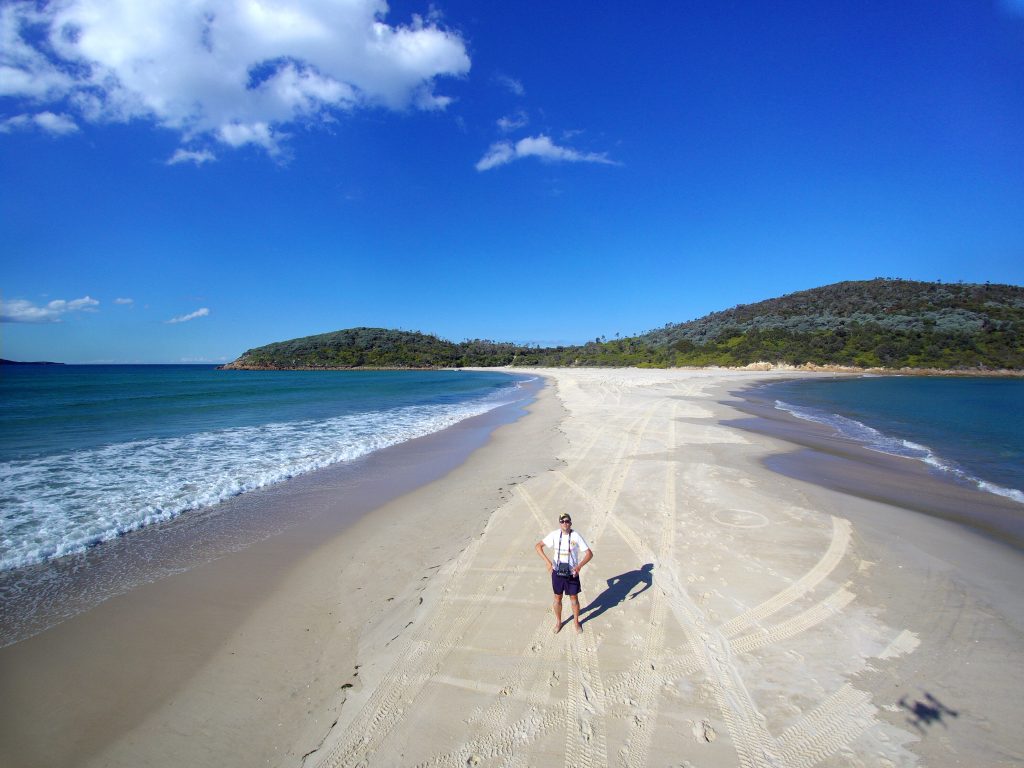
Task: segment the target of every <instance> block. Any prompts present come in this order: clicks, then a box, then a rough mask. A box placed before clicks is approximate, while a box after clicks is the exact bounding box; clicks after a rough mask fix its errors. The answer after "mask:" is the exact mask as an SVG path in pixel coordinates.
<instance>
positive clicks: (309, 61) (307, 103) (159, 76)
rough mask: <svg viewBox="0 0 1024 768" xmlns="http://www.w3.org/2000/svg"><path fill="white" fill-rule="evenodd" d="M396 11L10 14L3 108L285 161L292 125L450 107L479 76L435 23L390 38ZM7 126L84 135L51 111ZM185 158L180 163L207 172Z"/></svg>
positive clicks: (58, 6)
mask: <svg viewBox="0 0 1024 768" xmlns="http://www.w3.org/2000/svg"><path fill="white" fill-rule="evenodd" d="M387 11H388V7H387V3H386V2H384V0H347V1H346V2H339V0H192V1H191V2H187V3H182V2H180V1H179V0H146V1H145V2H139V0H65V2H59V3H57V2H54V3H49V4H46V5H39V4H37V3H35V2H26V1H24V0H21V1H15V2H10V3H4V4H3V5H2V6H0V96H7V97H18V98H20V99H21V100H22V102H23V103H22V107H23V109H20V110H19V112H21V111H24V107H25V106H30V105H31V106H34V107H35V108H36V109H42V108H44V107H46V106H50V105H57V104H59V105H61V109H62V110H64V111H65V112H68V113H71V114H72V115H73V116H74V117H77V119H78V120H80V121H86V122H97V123H101V122H128V121H130V120H135V119H140V118H142V119H147V120H151V121H153V122H154V123H155V124H156V125H158V126H160V127H163V128H169V129H172V130H176V131H178V132H180V134H181V135H182V137H183V140H184V141H185V142H186V143H189V142H192V141H195V140H197V139H199V138H203V137H211V138H213V139H214V140H215V141H218V142H220V143H221V144H223V145H226V146H228V147H241V146H246V145H255V146H258V147H262V148H263V149H265V150H267V151H268V152H271V153H275V152H277V151H278V149H279V142H280V141H281V139H282V138H283V135H284V132H283V131H282V128H283V126H286V125H288V124H290V123H295V122H302V123H304V124H310V123H312V124H316V123H318V122H327V121H330V120H332V119H334V118H333V115H335V114H337V113H344V112H348V111H351V110H355V109H360V108H368V107H384V108H387V109H393V110H400V109H406V108H416V109H424V110H432V109H443V108H444V107H445V106H446V105H447V104H448V103H449V102H450V101H451V100H450V98H448V97H445V96H442V95H438V94H436V93H435V91H434V88H435V81H436V79H437V78H439V77H443V76H461V75H464V74H466V73H467V72H468V71H469V68H470V60H469V56H468V54H467V52H466V46H465V44H464V43H463V41H462V39H461V37H460V36H459V35H458V34H457V33H455V32H452V31H450V30H447V29H445V28H443V27H442V26H441V25H440V21H439V19H438V17H437V16H436V15H431V16H430V17H428V18H426V19H424V18H421V17H419V16H414V17H413V19H412V22H411V23H409V24H406V25H391V24H387V23H386V22H385V21H384V17H385V15H386V14H387ZM22 118H24V119H22ZM12 120H13V121H15V123H11V121H12ZM19 121H20V122H19ZM47 123H48V125H47ZM8 124H10V127H8V128H5V130H11V129H12V128H15V127H32V126H36V127H39V128H42V129H44V130H49V131H50V132H64V133H68V132H71V131H72V130H74V129H75V128H77V125H76V123H75V121H74V119H73V118H72V117H71V116H69V115H68V114H57V113H55V112H52V111H49V110H45V111H39V112H36V113H35V114H23V115H18V116H16V117H13V118H9V119H8V120H7V121H5V122H4V123H3V125H4V126H7V125H8ZM188 151H190V152H191V153H192V154H191V155H185V156H181V157H179V156H178V155H176V156H175V157H179V159H178V160H176V162H204V160H202V159H200V158H201V157H203V155H202V153H201V152H198V151H197V150H194V149H193V150H188ZM172 160H173V158H172Z"/></svg>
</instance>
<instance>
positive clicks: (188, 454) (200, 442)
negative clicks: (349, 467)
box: [0, 396, 507, 570]
mask: <svg viewBox="0 0 1024 768" xmlns="http://www.w3.org/2000/svg"><path fill="white" fill-rule="evenodd" d="M504 402H507V397H505V398H502V397H496V396H489V397H486V398H482V399H479V400H475V401H470V402H463V403H459V404H433V405H417V406H407V407H403V408H397V409H393V410H388V411H371V412H366V413H357V414H348V415H345V416H340V417H337V418H333V419H328V420H325V421H297V422H289V423H276V424H265V425H262V426H252V427H243V428H236V429H228V430H221V431H212V432H201V433H197V434H191V435H185V436H181V437H175V438H166V439H148V440H139V441H135V442H130V443H119V444H113V445H107V446H103V447H100V448H94V449H89V450H82V451H77V452H74V453H64V454H58V455H53V456H46V457H41V458H35V459H25V460H17V461H10V462H4V463H3V464H0V510H2V511H0V521H2V523H3V528H2V534H0V570H6V569H10V568H16V567H21V566H25V565H29V564H32V563H38V562H42V561H44V560H48V559H51V558H56V557H61V556H63V555H67V554H71V553H74V552H81V551H83V550H85V549H86V548H88V547H90V546H93V545H95V544H97V543H99V542H102V541H106V540H109V539H112V538H114V537H116V536H120V535H122V534H124V533H127V532H129V531H133V530H137V529H139V528H141V527H143V526H146V525H150V524H152V523H157V522H162V521H166V520H170V519H172V518H174V517H177V516H178V515H180V514H181V513H183V512H186V511H188V510H192V509H198V508H200V507H207V506H211V505H213V504H216V503H218V502H220V501H223V500H224V499H227V498H229V497H231V496H235V495H237V494H239V493H244V492H246V491H251V490H254V489H257V488H262V487H265V486H268V485H272V484H274V483H278V482H281V481H282V480H286V479H288V478H290V477H294V476H296V475H301V474H304V473H306V472H311V471H313V470H316V469H320V468H322V467H326V466H329V465H331V464H336V463H338V462H343V461H351V460H353V459H356V458H359V457H360V456H364V455H366V454H368V453H370V452H372V451H376V450H380V449H382V448H386V447H388V446H392V445H396V444H398V443H402V442H405V441H407V440H411V439H413V438H416V437H421V436H423V435H427V434H430V433H432V432H437V431H439V430H441V429H444V428H446V427H449V426H451V425H453V424H455V423H457V422H459V421H461V420H463V419H466V418H469V417H471V416H477V415H479V414H482V413H485V412H487V411H489V410H492V409H494V408H496V407H498V406H499V405H502V404H503V403H504Z"/></svg>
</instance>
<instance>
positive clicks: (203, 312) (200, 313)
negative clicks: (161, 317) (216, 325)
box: [167, 307, 210, 324]
mask: <svg viewBox="0 0 1024 768" xmlns="http://www.w3.org/2000/svg"><path fill="white" fill-rule="evenodd" d="M208 314H210V310H209V309H208V308H206V307H200V308H199V309H197V310H196V311H195V312H189V313H188V314H187V315H179V316H178V317H172V318H171V319H170V320H168V321H167V322H168V323H169V324H173V323H187V322H188V321H189V320H195V319H196V318H197V317H206V316H207V315H208Z"/></svg>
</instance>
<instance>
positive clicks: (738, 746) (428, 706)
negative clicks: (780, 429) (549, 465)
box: [307, 370, 1024, 767]
mask: <svg viewBox="0 0 1024 768" xmlns="http://www.w3.org/2000/svg"><path fill="white" fill-rule="evenodd" d="M545 374H546V375H548V376H549V377H551V379H552V380H553V381H555V382H557V389H558V393H559V396H560V398H561V399H562V401H563V402H564V404H565V406H566V408H567V410H568V412H569V413H568V417H567V418H566V419H565V420H564V422H563V424H562V429H563V430H564V432H565V434H566V437H567V439H568V446H567V447H566V448H565V449H564V452H563V454H562V457H561V458H562V459H563V460H564V465H563V466H561V467H559V468H557V469H555V470H553V471H550V472H547V473H545V474H543V475H542V476H539V477H536V478H533V479H531V480H529V481H528V482H526V483H524V484H522V485H519V486H517V487H516V488H515V493H514V495H513V497H512V498H511V499H510V500H509V501H508V502H507V503H506V504H505V505H504V506H502V507H501V508H500V509H498V510H496V512H495V513H494V514H493V515H492V517H491V519H490V522H489V523H488V527H487V531H486V534H485V536H484V537H483V538H481V539H479V540H477V541H475V542H473V544H472V545H471V546H470V547H468V548H467V549H466V550H465V551H464V552H463V553H462V554H461V555H460V556H459V558H458V559H457V560H456V561H455V562H453V563H452V564H451V565H450V566H449V567H446V568H445V569H444V573H443V574H442V575H443V581H442V582H440V583H439V584H438V585H437V586H438V587H439V588H438V589H436V590H434V591H433V593H432V596H431V597H432V600H431V604H430V606H429V610H428V611H427V612H426V614H425V615H420V616H418V617H417V622H416V624H415V625H414V626H413V627H411V628H410V630H409V633H408V635H407V636H406V637H404V638H403V645H402V647H401V650H400V652H399V653H397V654H394V655H389V656H386V657H381V658H380V659H377V658H375V657H374V654H373V650H372V648H366V650H365V653H366V656H364V657H363V658H364V659H365V661H366V665H365V666H364V667H363V668H362V669H363V674H362V675H361V679H362V683H363V687H362V688H360V689H359V690H358V691H355V692H354V693H353V694H352V695H351V696H350V698H349V701H348V702H346V704H345V708H344V711H343V712H342V714H341V719H340V720H339V722H338V723H337V725H336V726H335V728H334V729H332V731H331V733H330V735H329V736H328V738H327V739H326V741H325V743H324V745H323V747H322V748H321V749H320V750H319V751H318V752H317V753H315V754H314V755H311V756H310V757H309V758H308V762H307V764H308V765H315V766H324V767H326V766H341V765H360V764H363V763H364V761H365V762H366V764H369V765H381V766H390V765H450V766H462V765H476V764H481V765H483V764H486V765H513V766H538V765H539V766H563V765H564V766H577V765H623V766H637V767H639V766H647V765H665V766H689V765H693V766H698V765H699V766H736V765H739V766H806V767H809V766H815V765H825V766H839V765H850V766H889V765H896V766H913V765H924V764H932V765H958V764H962V765H972V766H980V765H986V766H987V765H1010V764H1017V762H1018V761H1019V760H1020V759H1021V756H1022V755H1024V740H1022V737H1021V734H1020V729H1019V728H1018V725H1017V723H1018V722H1019V720H1020V715H1021V709H1022V708H1021V703H1022V698H1021V697H1022V694H1021V693H1020V691H1021V690H1022V689H1021V682H1022V677H1024V675H1022V669H1024V667H1022V665H1021V659H1022V651H1024V645H1022V643H1021V637H1022V635H1021V625H1020V620H1021V618H1022V614H1021V603H1020V600H1019V599H1017V600H1016V601H1015V602H1013V603H1012V604H1010V605H992V604H989V603H987V602H986V597H987V595H986V594H985V593H984V590H983V588H982V587H977V588H976V587H975V586H974V585H972V584H971V583H968V582H964V581H962V580H961V579H960V578H959V576H958V574H957V572H956V571H955V570H954V566H953V565H951V564H950V563H949V562H945V561H942V560H941V559H938V558H937V557H936V556H935V555H934V554H932V552H930V551H924V550H919V549H915V547H914V546H913V545H907V544H906V542H904V543H903V546H902V547H901V551H900V552H899V556H900V557H901V560H900V561H899V562H883V561H885V560H887V559H889V558H892V557H893V556H894V554H893V553H894V551H895V550H892V549H889V548H888V547H887V546H886V545H885V543H884V541H881V540H878V541H870V542H869V541H868V540H867V539H866V538H865V537H864V536H862V535H860V534H861V531H860V528H859V527H858V526H855V525H853V524H851V521H850V519H848V518H847V517H846V516H844V515H843V511H844V508H845V511H846V512H848V513H849V512H851V511H856V510H860V511H862V512H868V511H869V510H867V508H868V507H872V506H881V505H873V504H872V503H871V502H866V501H863V500H860V499H853V498H851V497H848V496H847V497H843V498H842V499H840V498H839V496H840V494H835V493H833V492H830V491H826V490H824V489H821V488H816V487H814V486H810V485H808V484H803V483H800V482H798V481H794V480H790V479H787V478H783V477H780V476H776V475H774V474H772V473H769V472H768V471H766V470H764V469H763V468H762V467H761V466H760V465H759V464H758V458H759V457H761V456H763V455H765V454H767V453H768V452H770V451H772V450H777V449H779V448H780V447H783V446H781V445H780V444H779V443H778V442H777V441H774V440H771V439H768V438H763V437H760V436H757V435H751V434H749V433H746V432H741V431H740V430H737V429H735V428H730V427H727V426H722V425H720V424H719V423H718V421H719V419H721V418H723V417H730V416H735V415H736V414H734V413H731V412H730V410H731V409H729V408H728V407H726V406H723V405H721V404H719V403H718V402H716V400H717V399H720V398H722V397H724V396H725V390H724V388H723V385H740V384H741V383H743V382H748V381H751V380H753V378H754V377H753V376H751V375H749V374H743V373H727V372H692V371H668V372H659V371H593V370H589V371H586V370H585V371H565V370H552V371H545ZM761 377H763V374H761ZM563 511H568V512H570V513H571V514H572V515H573V519H574V521H575V526H576V528H577V529H578V530H580V531H581V532H583V533H584V535H585V536H587V537H588V538H589V540H590V541H591V543H592V545H593V548H594V551H595V558H594V560H593V561H592V564H591V565H590V566H588V567H587V568H586V569H585V570H584V572H583V582H584V590H585V591H584V599H583V600H582V603H583V605H584V606H587V605H588V604H590V603H592V601H596V605H594V607H593V608H592V609H591V611H589V612H588V611H586V610H585V611H584V632H583V634H582V635H579V636H577V635H576V633H574V632H573V631H572V629H571V626H567V627H566V628H565V629H564V630H563V631H562V632H561V633H560V634H558V635H554V634H553V633H552V631H551V625H552V618H551V614H550V610H549V600H550V598H549V595H548V593H549V582H548V579H547V575H546V572H545V569H544V564H543V563H542V562H541V561H540V560H539V559H538V558H537V557H536V556H535V554H534V553H533V552H532V551H531V549H532V546H533V544H534V543H535V542H536V541H537V540H538V539H539V538H540V537H541V536H542V535H543V534H545V533H547V532H548V531H550V530H552V529H554V528H555V527H556V525H555V521H556V518H557V516H558V514H559V513H561V512H563ZM876 511H877V510H876ZM888 511H889V512H890V513H891V514H892V515H903V519H902V523H901V524H902V526H903V528H904V529H906V534H907V536H908V538H911V539H913V536H914V532H913V526H914V525H916V524H918V523H920V524H921V525H922V527H923V528H925V529H926V530H928V531H929V534H928V535H929V536H932V537H935V536H939V537H940V538H941V537H942V536H945V537H947V539H956V538H957V537H961V536H962V537H964V538H967V539H970V540H971V545H972V546H974V547H975V550H976V551H975V550H972V551H971V553H969V554H970V555H971V556H973V557H974V560H973V561H972V562H973V565H974V567H976V568H978V569H984V568H985V567H986V562H985V559H984V558H985V556H986V554H992V555H993V556H994V557H996V558H997V559H998V558H1002V560H1003V561H1006V562H1003V565H1004V566H1005V565H1006V563H1009V565H1008V566H1007V567H1009V568H1010V569H1011V571H1010V572H1011V573H1015V574H1016V575H1017V576H1018V577H1019V576H1020V575H1022V574H1024V569H1022V567H1021V558H1020V557H1019V556H1018V555H1016V554H1015V553H1008V552H1004V551H1003V550H1002V549H1001V548H1000V547H999V545H992V544H989V543H988V542H986V541H984V540H980V539H976V537H973V536H972V535H970V534H964V533H963V532H962V531H961V530H960V529H958V528H955V527H954V526H951V525H949V524H947V523H944V522H942V521H934V520H931V519H929V518H926V517H922V516H920V515H917V514H914V513H907V512H903V511H901V510H896V509H893V508H889V510H888ZM890 520H891V518H890ZM861 527H864V528H870V524H869V523H868V522H864V523H862V524H861ZM878 538H879V539H880V537H878ZM944 541H945V540H944ZM993 553H994V554H993ZM961 554H963V552H961ZM1001 562H1002V561H1001ZM651 566H653V567H651ZM1014 569H1015V570H1014ZM1002 573H1003V574H1004V575H1005V572H1002ZM651 576H653V586H652V587H651V588H650V589H645V586H646V584H647V579H648V578H649V577H651ZM982 582H984V580H982ZM1017 583H1018V584H1019V583H1021V582H1020V581H1018V582H1017ZM1004 597H1005V595H1004ZM889 605H891V606H896V608H897V609H896V610H891V609H890V608H889V607H888V606H889ZM566 608H568V605H566Z"/></svg>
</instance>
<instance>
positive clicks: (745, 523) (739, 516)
mask: <svg viewBox="0 0 1024 768" xmlns="http://www.w3.org/2000/svg"><path fill="white" fill-rule="evenodd" d="M711 519H712V520H714V521H715V522H716V523H721V524H722V525H728V526H731V527H733V528H764V527H765V526H766V525H768V518H767V517H765V516H764V515H762V514H761V513H760V512H751V511H750V510H748V509H720V510H718V511H717V512H713V513H711Z"/></svg>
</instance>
